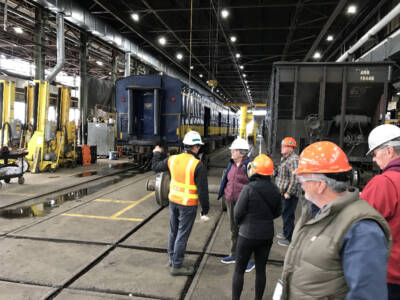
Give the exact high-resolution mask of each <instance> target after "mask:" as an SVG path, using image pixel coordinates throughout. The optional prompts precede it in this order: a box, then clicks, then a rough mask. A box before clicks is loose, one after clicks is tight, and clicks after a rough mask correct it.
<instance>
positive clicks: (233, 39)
mask: <svg viewBox="0 0 400 300" xmlns="http://www.w3.org/2000/svg"><path fill="white" fill-rule="evenodd" d="M236 40H237V38H236V36H234V35H232V36H231V42H232V43H234V42H236Z"/></svg>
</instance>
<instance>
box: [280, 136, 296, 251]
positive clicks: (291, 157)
mask: <svg viewBox="0 0 400 300" xmlns="http://www.w3.org/2000/svg"><path fill="white" fill-rule="evenodd" d="M295 147H297V144H296V140H295V139H294V138H292V137H286V138H284V139H283V140H282V143H281V154H282V158H281V163H280V165H279V167H278V172H277V176H276V178H275V184H276V185H277V186H278V188H279V191H280V193H281V196H282V220H283V233H278V234H277V235H276V237H277V238H278V239H279V241H278V244H279V245H281V246H288V245H289V244H290V241H291V240H292V234H293V229H294V213H295V211H296V207H297V202H298V200H299V198H298V195H297V194H298V184H297V181H296V176H295V175H294V170H296V168H297V163H298V160H299V156H298V155H297V154H296V153H295V152H294V148H295Z"/></svg>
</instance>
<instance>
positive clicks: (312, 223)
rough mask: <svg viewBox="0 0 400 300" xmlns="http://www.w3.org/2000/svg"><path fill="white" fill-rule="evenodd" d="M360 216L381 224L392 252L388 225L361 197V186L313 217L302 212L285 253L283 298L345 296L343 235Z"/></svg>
mask: <svg viewBox="0 0 400 300" xmlns="http://www.w3.org/2000/svg"><path fill="white" fill-rule="evenodd" d="M360 220H374V221H376V222H377V223H378V224H379V225H380V227H381V228H382V230H383V232H384V234H385V236H386V239H387V241H388V248H389V249H388V254H389V253H390V248H391V237H390V230H389V226H388V225H387V223H386V221H385V219H384V218H383V217H382V216H381V215H380V214H379V213H378V212H377V211H376V210H375V209H374V208H372V207H371V206H370V205H369V204H368V203H367V202H366V201H364V200H361V199H360V198H359V191H358V190H355V191H354V192H348V193H347V194H345V195H344V196H342V197H339V198H338V199H335V200H334V201H333V202H331V203H330V204H329V205H328V206H327V207H325V208H324V209H322V211H321V213H320V215H318V216H317V217H315V218H314V219H313V218H311V216H310V214H309V213H308V212H307V213H306V214H303V215H302V216H301V218H300V220H299V221H298V223H297V224H296V227H295V230H294V232H293V239H292V242H291V243H290V245H289V249H288V251H287V253H286V257H285V264H284V267H283V274H282V281H283V293H282V298H281V299H282V300H284V299H294V300H306V299H307V300H308V299H345V297H346V294H347V292H348V290H349V288H348V286H347V284H346V280H345V277H344V273H343V268H342V260H341V255H340V253H341V249H342V247H343V237H344V235H345V234H346V232H347V231H348V230H349V229H350V227H351V226H352V225H354V224H355V223H357V222H358V221H360ZM371 255H373V253H371ZM366 263H367V262H366Z"/></svg>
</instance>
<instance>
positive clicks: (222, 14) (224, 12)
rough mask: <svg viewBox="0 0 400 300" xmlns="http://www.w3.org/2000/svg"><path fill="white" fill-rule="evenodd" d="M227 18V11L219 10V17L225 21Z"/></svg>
mask: <svg viewBox="0 0 400 300" xmlns="http://www.w3.org/2000/svg"><path fill="white" fill-rule="evenodd" d="M228 16H229V11H228V10H227V9H225V8H224V9H223V10H221V17H222V18H223V19H226V18H227V17H228Z"/></svg>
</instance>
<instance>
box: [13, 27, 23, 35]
mask: <svg viewBox="0 0 400 300" xmlns="http://www.w3.org/2000/svg"><path fill="white" fill-rule="evenodd" d="M14 31H15V33H18V34H21V33H23V32H24V31H23V30H22V28H21V27H14Z"/></svg>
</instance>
